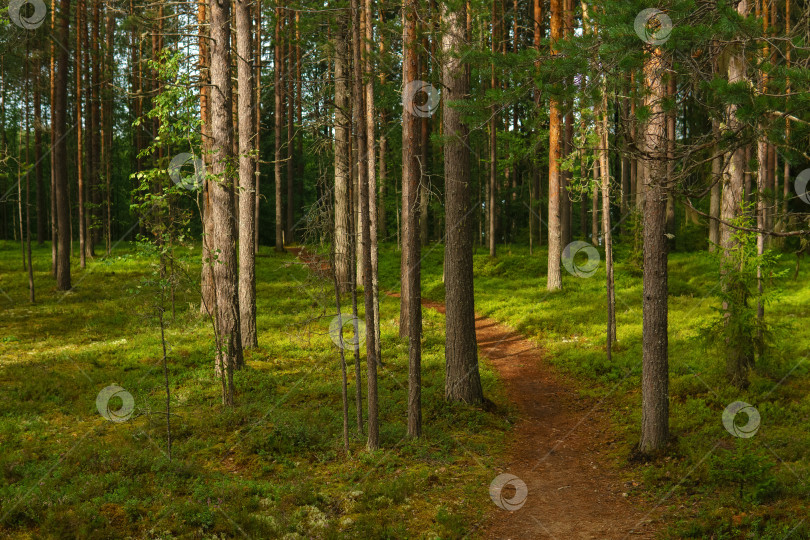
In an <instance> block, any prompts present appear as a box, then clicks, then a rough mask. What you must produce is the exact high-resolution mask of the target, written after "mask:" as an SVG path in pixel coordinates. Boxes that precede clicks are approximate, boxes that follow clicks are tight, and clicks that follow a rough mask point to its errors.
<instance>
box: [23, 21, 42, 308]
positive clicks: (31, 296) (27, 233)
mask: <svg viewBox="0 0 810 540" xmlns="http://www.w3.org/2000/svg"><path fill="white" fill-rule="evenodd" d="M37 63H38V60H37ZM37 70H39V66H37ZM30 86H31V53H30V44H29V40H28V38H27V37H26V40H25V92H24V94H23V95H24V96H25V165H26V169H27V168H28V167H30V166H31V156H30V151H29V150H30V148H31V139H30V131H31V111H30V108H29V105H30V90H29V87H30ZM25 251H26V257H27V261H26V262H27V264H26V267H27V268H28V299H29V300H30V301H31V303H32V304H33V303H34V302H35V300H36V299H35V297H34V267H33V266H32V265H31V175H30V174H29V171H26V174H25Z"/></svg>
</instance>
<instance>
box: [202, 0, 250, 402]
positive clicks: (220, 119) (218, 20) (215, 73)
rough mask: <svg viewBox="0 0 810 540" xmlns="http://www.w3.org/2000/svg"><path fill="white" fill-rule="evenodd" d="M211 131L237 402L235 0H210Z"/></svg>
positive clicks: (220, 285)
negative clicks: (232, 19)
mask: <svg viewBox="0 0 810 540" xmlns="http://www.w3.org/2000/svg"><path fill="white" fill-rule="evenodd" d="M208 6H209V9H210V10H211V27H210V28H211V88H212V90H213V91H212V92H211V136H212V141H213V145H212V146H213V155H212V168H213V174H214V176H215V177H216V178H215V179H214V180H213V181H212V182H211V185H210V188H209V189H210V196H211V218H212V220H213V222H214V227H213V228H214V234H213V241H212V242H211V243H212V245H213V248H214V252H215V253H216V254H217V259H216V261H215V262H214V288H215V289H216V297H215V299H216V328H217V366H218V368H219V370H220V371H219V373H220V376H221V377H222V383H223V396H222V398H223V400H222V401H223V404H224V405H227V406H232V405H233V400H234V387H233V371H234V370H235V369H238V368H239V367H240V366H241V365H242V361H243V360H242V340H241V336H240V323H239V297H238V294H237V276H236V240H237V237H236V222H235V219H234V216H233V212H232V210H233V208H234V183H235V178H234V177H233V176H232V173H230V172H229V162H230V161H231V160H232V158H233V156H232V150H233V116H232V105H231V99H232V97H231V77H230V69H231V50H230V43H231V26H230V11H231V2H230V0H211V1H210V2H209V4H208Z"/></svg>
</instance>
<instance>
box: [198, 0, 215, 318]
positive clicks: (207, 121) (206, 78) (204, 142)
mask: <svg viewBox="0 0 810 540" xmlns="http://www.w3.org/2000/svg"><path fill="white" fill-rule="evenodd" d="M207 4H208V2H207V1H202V2H200V3H199V4H198V8H197V31H198V32H199V34H200V39H199V47H200V58H199V64H198V66H199V71H200V121H201V122H200V124H201V125H200V128H201V133H202V137H201V144H200V146H201V151H202V159H203V162H204V163H205V164H206V169H208V170H212V169H213V167H212V163H211V160H212V142H213V141H212V138H211V107H210V105H211V87H210V83H211V73H210V69H209V66H210V62H211V57H210V51H209V39H208V37H209V35H208V34H209V32H208V19H209V16H210V14H208V13H207V12H206V6H207ZM212 216H213V214H212V209H211V181H210V180H209V179H208V178H205V180H203V190H202V228H203V234H202V271H201V276H200V293H201V302H200V313H204V314H207V315H208V316H214V304H215V302H216V298H215V294H216V292H215V290H214V261H215V260H216V256H215V254H214V245H213V242H214V222H213V217H212Z"/></svg>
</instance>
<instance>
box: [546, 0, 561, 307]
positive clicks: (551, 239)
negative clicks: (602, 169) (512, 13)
mask: <svg viewBox="0 0 810 540" xmlns="http://www.w3.org/2000/svg"><path fill="white" fill-rule="evenodd" d="M562 2H563V0H551V3H550V10H551V41H552V45H551V47H552V50H551V54H552V55H553V56H554V55H556V54H557V42H558V41H559V40H560V38H562V22H563V13H562V8H563V6H562ZM561 124H562V118H561V115H560V109H559V99H558V98H557V97H556V96H549V131H548V133H549V135H548V276H547V281H546V288H547V289H548V290H549V291H555V290H559V289H561V288H562V274H561V269H560V256H561V255H562V244H561V243H562V237H561V222H560V220H561V216H560V194H561V191H562V185H561V180H560V163H559V160H560V128H561Z"/></svg>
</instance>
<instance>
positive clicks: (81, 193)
mask: <svg viewBox="0 0 810 540" xmlns="http://www.w3.org/2000/svg"><path fill="white" fill-rule="evenodd" d="M83 19H84V0H79V3H78V5H77V6H76V54H75V59H76V66H75V69H74V70H73V71H74V75H75V76H76V95H75V100H76V141H77V146H76V176H77V178H78V182H79V188H78V197H79V209H78V210H79V265H80V266H81V267H82V268H85V267H86V266H87V258H86V255H87V252H86V250H85V245H84V243H85V239H86V237H87V233H86V229H85V226H86V223H87V222H86V220H85V215H84V213H85V208H84V202H85V185H84V144H83V143H84V133H83V132H82V35H83V34H84V33H85V30H84V20H83Z"/></svg>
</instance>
